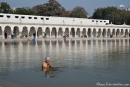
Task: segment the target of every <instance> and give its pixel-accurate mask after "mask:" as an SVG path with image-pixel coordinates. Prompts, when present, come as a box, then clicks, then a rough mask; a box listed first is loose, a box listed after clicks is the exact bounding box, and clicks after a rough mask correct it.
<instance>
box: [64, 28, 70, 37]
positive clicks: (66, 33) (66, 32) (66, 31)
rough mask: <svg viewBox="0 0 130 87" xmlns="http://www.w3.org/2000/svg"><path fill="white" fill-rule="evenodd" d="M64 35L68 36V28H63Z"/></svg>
mask: <svg viewBox="0 0 130 87" xmlns="http://www.w3.org/2000/svg"><path fill="white" fill-rule="evenodd" d="M65 35H66V36H69V28H66V29H65Z"/></svg>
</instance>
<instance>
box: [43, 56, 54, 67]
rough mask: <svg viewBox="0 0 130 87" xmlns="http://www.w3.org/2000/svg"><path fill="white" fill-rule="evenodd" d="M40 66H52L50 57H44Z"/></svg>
mask: <svg viewBox="0 0 130 87" xmlns="http://www.w3.org/2000/svg"><path fill="white" fill-rule="evenodd" d="M42 68H52V65H51V62H50V57H46V58H45V61H44V62H43V64H42Z"/></svg>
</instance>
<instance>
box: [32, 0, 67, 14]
mask: <svg viewBox="0 0 130 87" xmlns="http://www.w3.org/2000/svg"><path fill="white" fill-rule="evenodd" d="M32 9H33V11H34V14H35V15H41V16H62V15H63V11H65V9H64V7H62V6H61V5H60V4H59V3H58V1H56V0H49V1H48V2H47V3H45V4H41V5H36V6H34V7H33V8H32Z"/></svg>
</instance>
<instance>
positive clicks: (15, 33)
mask: <svg viewBox="0 0 130 87" xmlns="http://www.w3.org/2000/svg"><path fill="white" fill-rule="evenodd" d="M12 32H13V33H14V37H17V36H18V35H19V28H18V27H17V26H15V27H14V29H13V31H12Z"/></svg>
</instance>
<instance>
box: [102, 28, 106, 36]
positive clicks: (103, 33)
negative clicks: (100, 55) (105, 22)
mask: <svg viewBox="0 0 130 87" xmlns="http://www.w3.org/2000/svg"><path fill="white" fill-rule="evenodd" d="M102 36H103V37H105V36H106V29H103V32H102Z"/></svg>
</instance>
